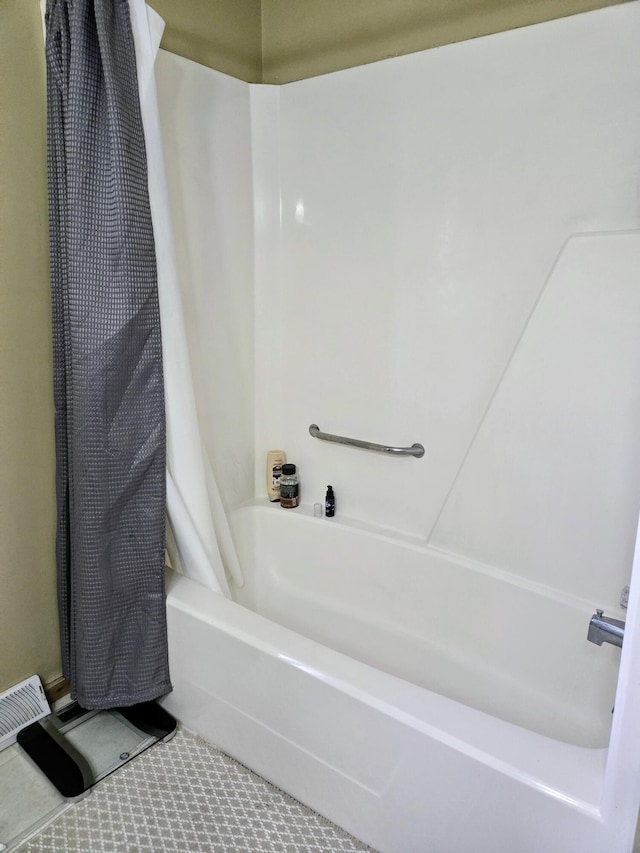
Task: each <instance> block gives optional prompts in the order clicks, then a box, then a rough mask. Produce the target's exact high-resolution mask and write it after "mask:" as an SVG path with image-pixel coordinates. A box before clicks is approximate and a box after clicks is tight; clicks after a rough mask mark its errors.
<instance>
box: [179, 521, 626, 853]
mask: <svg viewBox="0 0 640 853" xmlns="http://www.w3.org/2000/svg"><path fill="white" fill-rule="evenodd" d="M232 527H233V531H234V537H235V539H236V542H237V544H238V549H239V556H240V559H241V564H242V566H243V570H244V572H245V581H246V582H245V585H244V587H243V588H242V589H239V590H237V591H236V592H235V596H236V600H235V601H230V600H228V599H225V598H222V597H221V596H219V595H216V594H215V593H213V592H210V591H209V590H206V589H204V588H203V587H201V586H199V585H197V584H196V583H194V582H193V581H190V580H188V579H186V578H184V577H182V576H179V575H171V576H170V577H169V578H168V596H167V607H168V624H169V650H170V664H171V672H172V680H173V684H174V691H173V693H172V694H170V695H169V696H168V697H166V698H165V700H164V701H163V704H164V705H165V706H166V707H167V709H168V710H169V711H171V712H172V713H173V714H174V715H175V716H176V717H178V719H180V720H181V721H182V722H183V723H184V724H185V725H186V726H187V727H188V728H190V729H192V730H194V731H196V732H197V733H198V734H200V735H201V736H202V737H204V738H206V739H207V740H209V741H210V742H211V743H213V744H215V745H217V746H219V747H220V748H221V749H223V750H224V751H225V752H227V753H228V754H230V755H232V756H234V757H235V758H237V759H238V760H239V761H241V762H242V763H243V764H246V765H247V766H249V767H251V768H252V769H253V770H255V771H256V772H257V773H259V774H260V775H261V776H263V777H265V778H266V779H268V780H270V781H271V782H273V783H274V784H275V785H277V786H279V787H280V788H282V789H284V790H285V791H287V792H289V793H290V794H291V795H293V796H294V797H296V798H297V799H299V800H300V801H302V802H303V803H305V804H307V805H309V806H310V807H312V808H313V809H315V810H316V811H318V812H320V813H321V814H323V815H325V816H326V817H328V818H329V819H330V820H332V821H334V822H336V823H337V824H339V825H340V826H342V827H344V828H345V829H346V830H348V831H349V832H351V833H352V834H353V835H355V836H356V837H358V838H360V839H362V840H363V841H365V842H367V843H368V844H370V845H371V846H372V847H374V848H375V849H377V850H379V851H382V853H468V851H470V850H473V851H474V853H484V852H485V851H486V853H502V851H504V853H511V851H513V853H516V851H517V853H574V851H575V853H578V851H579V853H589V851H594V853H595V851H596V850H597V851H601V850H603V849H608V850H610V851H612V853H627V851H631V849H632V844H633V836H634V829H635V822H636V816H637V811H638V802H639V799H640V783H639V780H640V762H639V760H638V757H637V752H638V749H637V747H636V748H634V749H629V748H628V744H630V743H632V742H633V740H635V743H636V744H637V743H638V742H640V738H639V737H638V735H639V734H640V727H639V725H638V720H640V684H639V681H640V679H638V677H636V676H634V672H640V665H638V664H637V663H634V661H637V660H638V656H637V655H635V654H634V652H635V646H637V645H638V644H639V643H640V635H638V637H637V638H636V633H637V632H636V631H635V630H634V626H633V625H630V622H631V617H632V616H633V613H634V612H635V611H634V608H636V606H637V605H636V601H635V599H636V597H637V593H636V592H634V589H635V585H634V584H633V583H632V588H631V598H630V605H629V607H630V610H629V617H630V618H629V620H628V623H627V624H628V628H627V636H626V637H625V648H624V650H623V652H622V661H621V652H620V650H619V649H617V648H614V647H612V646H603V647H602V648H599V647H597V646H595V645H593V644H591V643H588V642H587V641H586V632H587V625H588V621H589V617H590V615H591V612H592V610H593V603H588V602H581V601H576V600H573V599H570V598H569V597H567V596H564V597H562V596H559V595H558V594H557V593H555V592H554V591H552V590H549V589H546V588H543V587H536V586H535V585H532V584H530V583H529V584H525V583H524V582H517V580H516V579H514V577H513V576H511V575H509V574H507V573H503V572H500V571H498V570H496V569H495V568H491V567H487V566H484V565H480V564H476V563H472V562H470V561H463V560H460V559H458V558H455V557H454V556H452V555H450V554H446V553H443V552H441V551H438V550H436V549H433V548H430V547H427V546H425V545H424V544H422V543H420V542H417V541H412V540H411V539H409V538H406V537H405V538H401V537H398V536H397V535H394V534H391V533H389V534H387V533H385V532H384V531H381V530H375V529H368V528H366V527H365V526H363V525H359V526H357V525H355V524H349V523H348V522H345V521H342V520H340V519H315V518H313V517H311V515H310V514H309V513H308V512H307V511H306V510H305V509H304V508H300V509H299V510H293V511H285V510H283V509H281V508H280V507H279V506H278V505H268V504H255V505H252V506H248V507H243V508H242V509H240V510H238V511H236V512H235V514H234V516H233V518H232ZM618 672H620V677H619V678H618ZM616 691H617V693H616ZM614 704H615V713H614V714H613V715H612V707H613V705H614ZM632 739H633V740H632Z"/></svg>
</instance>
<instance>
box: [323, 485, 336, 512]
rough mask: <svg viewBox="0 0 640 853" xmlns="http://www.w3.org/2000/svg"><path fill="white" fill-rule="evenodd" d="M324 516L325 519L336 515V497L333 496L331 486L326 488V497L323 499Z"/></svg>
mask: <svg viewBox="0 0 640 853" xmlns="http://www.w3.org/2000/svg"><path fill="white" fill-rule="evenodd" d="M324 514H325V517H326V518H333V516H334V515H335V514H336V496H335V495H334V494H333V486H327V495H326V497H325V499H324Z"/></svg>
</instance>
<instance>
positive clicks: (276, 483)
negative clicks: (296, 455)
mask: <svg viewBox="0 0 640 853" xmlns="http://www.w3.org/2000/svg"><path fill="white" fill-rule="evenodd" d="M286 461H287V454H286V453H285V452H284V450H270V451H269V452H268V453H267V495H268V496H269V500H270V501H279V500H280V477H281V476H282V466H283V465H284V464H285V462H286Z"/></svg>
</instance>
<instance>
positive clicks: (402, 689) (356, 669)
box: [167, 573, 609, 820]
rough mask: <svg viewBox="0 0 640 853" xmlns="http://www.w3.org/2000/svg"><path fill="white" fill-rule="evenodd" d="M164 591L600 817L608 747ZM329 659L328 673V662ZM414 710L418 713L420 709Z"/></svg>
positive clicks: (174, 603)
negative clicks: (497, 712) (571, 740)
mask: <svg viewBox="0 0 640 853" xmlns="http://www.w3.org/2000/svg"><path fill="white" fill-rule="evenodd" d="M167 589H168V596H167V604H168V606H169V607H176V608H177V609H179V610H182V611H183V612H185V613H187V614H189V615H191V616H192V617H194V618H196V619H199V620H201V621H204V622H205V623H207V624H209V625H211V626H212V627H214V628H216V629H218V630H223V631H224V632H225V633H228V634H230V635H231V636H233V637H234V638H236V639H237V640H239V641H240V642H243V643H248V644H250V645H252V646H255V645H256V644H258V646H259V649H260V651H261V652H262V653H263V654H266V655H268V656H270V657H275V658H277V659H279V660H281V661H283V662H285V663H287V664H289V665H291V666H294V667H296V668H298V669H300V670H302V671H303V672H306V673H309V674H310V675H312V676H314V677H316V678H319V679H320V680H322V681H323V682H324V683H326V684H327V685H328V686H330V687H332V688H334V689H336V690H339V691H341V692H342V693H344V694H346V695H348V696H350V697H352V698H353V699H355V700H357V701H363V702H365V703H366V704H368V705H370V706H371V707H373V708H375V709H376V710H378V711H379V712H381V713H383V714H386V715H389V716H392V717H393V718H395V719H396V720H397V721H398V722H399V723H401V724H404V725H407V726H409V727H411V728H413V729H416V730H418V731H419V732H421V733H422V734H424V735H425V736H427V737H430V738H434V739H436V740H438V741H440V742H442V743H443V744H445V745H446V746H448V747H450V748H452V749H454V750H456V751H458V752H462V753H464V754H465V755H467V756H469V757H470V758H472V759H474V760H476V761H478V762H480V763H482V764H485V765H487V766H489V767H491V768H493V769H495V770H497V771H498V772H500V773H503V774H506V775H508V776H509V777H510V778H512V779H514V780H515V781H517V782H519V783H521V784H524V785H527V786H528V787H532V788H535V789H537V790H539V791H541V792H543V793H544V794H546V795H548V796H551V797H553V798H555V799H558V800H560V801H562V802H563V803H564V804H566V805H568V806H570V807H571V808H572V809H575V810H577V811H579V812H582V813H584V814H586V815H587V816H589V817H590V818H592V819H595V820H601V819H602V816H601V808H600V804H601V799H602V794H603V790H602V786H603V779H604V775H605V768H606V765H607V758H608V752H609V751H608V749H607V748H590V747H581V746H575V745H572V744H567V743H563V742H562V741H558V740H554V739H553V738H550V737H547V736H545V735H541V734H538V733H536V732H531V731H528V730H527V729H524V728H522V727H520V726H517V725H515V724H513V723H509V722H507V721H503V720H500V719H498V718H495V717H492V716H491V715H489V714H486V713H485V712H483V711H478V710H476V709H473V708H469V707H467V706H466V705H463V704H462V703H460V702H457V701H455V700H453V699H449V698H448V697H446V696H442V695H440V694H437V693H433V692H432V691H429V690H426V689H424V688H422V687H418V686H417V685H414V684H411V683H410V682H408V681H405V680H404V679H401V678H398V677H396V676H393V675H390V674H388V673H381V672H379V671H378V670H376V669H375V668H374V667H371V666H369V665H368V664H365V663H361V662H360V661H356V660H354V659H352V658H350V657H348V656H347V655H344V654H342V653H340V652H337V651H335V650H333V649H328V648H326V647H325V646H323V645H321V644H320V643H318V642H316V641H315V640H311V639H309V638H307V637H304V636H302V635H300V634H298V633H296V632H295V631H292V630H290V629H289V628H286V627H284V626H282V625H279V624H276V623H275V622H272V621H271V620H269V619H267V618H265V617H264V616H261V615H260V614H257V613H255V612H253V611H251V610H249V609H247V608H245V607H243V606H242V605H239V604H237V603H235V602H233V601H230V600H228V599H226V598H224V597H223V596H221V595H219V594H217V593H214V592H213V591H211V590H209V589H206V588H205V587H202V586H200V585H199V584H197V583H195V582H194V581H191V580H189V579H187V578H185V577H182V576H180V575H177V574H173V573H172V574H171V575H170V577H169V580H168V586H167ZM169 641H170V642H171V638H170V640H169ZM291 647H295V648H296V649H297V651H298V654H297V656H293V655H289V654H286V653H285V652H284V651H283V650H284V649H288V648H291ZM327 660H329V662H330V665H331V668H332V670H333V671H332V670H330V669H329V668H328V667H327V665H326V662H327ZM381 681H382V687H383V688H384V686H385V685H386V687H387V691H388V689H389V687H391V688H392V690H393V695H394V698H395V699H396V700H397V702H395V703H392V702H390V701H389V699H388V697H387V695H385V691H384V689H381V684H380V682H381ZM427 704H428V706H429V707H428V708H427V707H426V705H427ZM419 708H421V709H422V711H423V714H422V715H420V714H419V713H418V709H419ZM427 714H428V716H429V717H431V720H429V719H428V718H427ZM434 718H435V719H434Z"/></svg>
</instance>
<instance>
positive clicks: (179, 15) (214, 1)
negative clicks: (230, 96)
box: [147, 0, 262, 83]
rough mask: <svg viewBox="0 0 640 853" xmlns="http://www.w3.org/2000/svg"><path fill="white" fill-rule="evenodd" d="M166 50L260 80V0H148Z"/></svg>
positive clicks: (256, 80) (253, 81) (243, 76)
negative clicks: (160, 24) (161, 22)
mask: <svg viewBox="0 0 640 853" xmlns="http://www.w3.org/2000/svg"><path fill="white" fill-rule="evenodd" d="M147 1H148V2H149V4H150V5H151V6H152V7H153V8H154V9H155V10H156V12H158V13H159V14H160V15H162V17H163V18H164V19H165V21H166V29H165V33H164V37H163V39H162V47H163V48H165V50H169V51H171V53H176V54H178V56H185V57H187V59H192V60H194V62H199V63H200V64H201V65H208V66H209V67H210V68H215V69H216V70H217V71H223V72H224V73H225V74H229V75H231V76H232V77H239V78H240V79H241V80H247V81H248V82H249V83H260V82H261V81H262V56H261V15H262V5H261V0H179V2H176V0H147Z"/></svg>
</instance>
